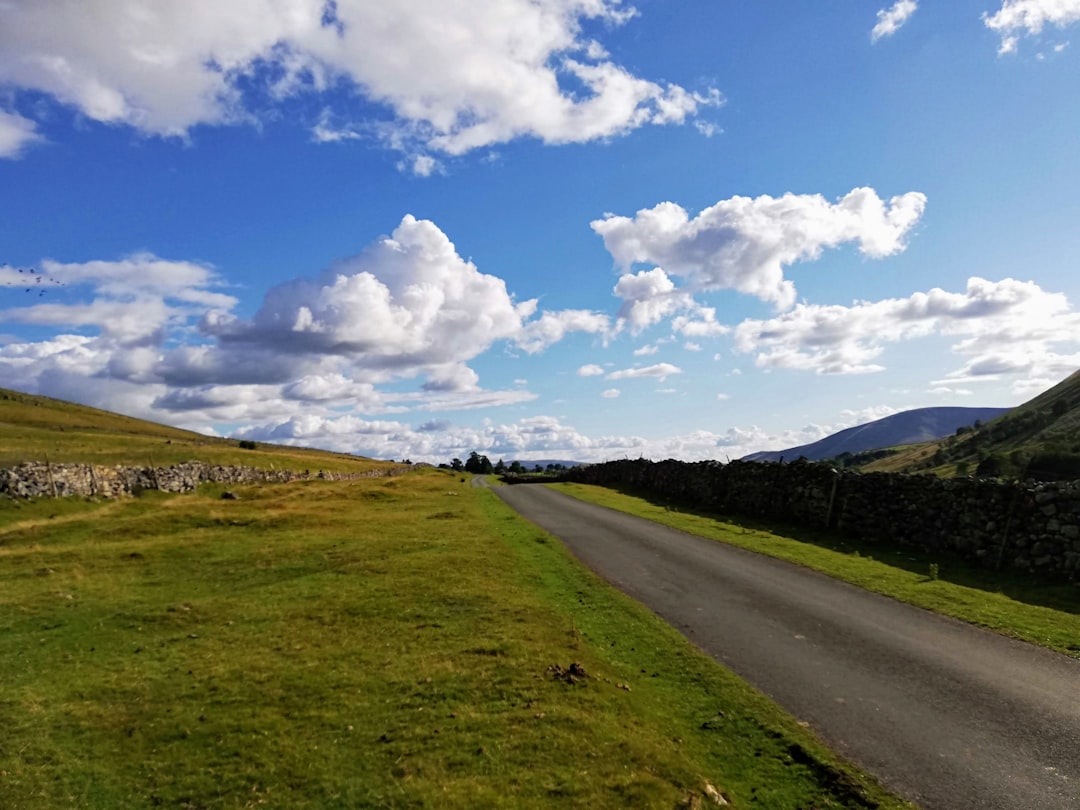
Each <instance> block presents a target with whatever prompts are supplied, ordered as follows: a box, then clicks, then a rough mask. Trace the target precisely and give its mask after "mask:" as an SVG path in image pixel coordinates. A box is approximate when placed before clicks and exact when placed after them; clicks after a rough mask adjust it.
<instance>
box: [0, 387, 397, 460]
mask: <svg viewBox="0 0 1080 810" xmlns="http://www.w3.org/2000/svg"><path fill="white" fill-rule="evenodd" d="M252 444H254V447H252V446H251V445H252ZM46 460H47V461H51V462H58V463H59V462H72V463H81V464H105V465H109V464H145V465H148V466H160V465H168V464H177V463H179V462H182V461H205V462H208V463H211V464H236V465H242V466H247V467H261V468H269V467H277V468H279V469H281V468H285V469H294V470H304V469H312V470H328V471H334V472H361V471H363V470H365V469H369V468H372V467H375V466H378V467H380V468H384V467H386V466H387V462H376V461H374V460H372V459H367V458H361V457H359V456H350V455H347V454H345V453H331V452H327V451H325V450H312V449H307V448H300V447H285V446H282V445H273V444H263V443H261V442H259V443H246V447H242V446H241V445H240V442H238V441H236V440H234V439H223V438H218V437H214V436H204V435H202V434H200V433H195V432H193V431H190V430H181V429H180V428H174V427H169V426H167V425H160V424H157V423H155V422H147V421H144V420H142V419H135V418H134V417H131V416H124V415H122V414H118V413H113V412H111V411H103V410H99V409H98V408H90V407H87V406H85V405H76V404H75V403H72V402H65V401H63V400H59V399H52V398H50V397H42V396H35V395H33V394H24V393H21V392H19V391H12V390H9V389H6V388H0V467H9V466H12V465H15V464H19V463H21V462H24V461H46Z"/></svg>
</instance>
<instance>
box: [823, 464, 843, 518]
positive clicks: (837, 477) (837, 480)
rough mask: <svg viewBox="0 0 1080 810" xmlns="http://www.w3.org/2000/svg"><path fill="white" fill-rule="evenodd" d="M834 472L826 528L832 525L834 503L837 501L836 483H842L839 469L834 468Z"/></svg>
mask: <svg viewBox="0 0 1080 810" xmlns="http://www.w3.org/2000/svg"><path fill="white" fill-rule="evenodd" d="M832 474H833V479H832V492H830V493H829V508H828V510H827V511H826V512H825V528H826V529H828V528H831V527H832V512H833V504H835V503H836V485H837V484H839V483H840V471H839V470H833V471H832Z"/></svg>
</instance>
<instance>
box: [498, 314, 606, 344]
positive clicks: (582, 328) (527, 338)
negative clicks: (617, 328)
mask: <svg viewBox="0 0 1080 810" xmlns="http://www.w3.org/2000/svg"><path fill="white" fill-rule="evenodd" d="M610 328H611V321H610V320H609V319H608V316H607V315H603V314H601V313H599V312H591V311H589V310H584V309H563V310H559V311H557V312H544V313H542V314H541V315H540V317H539V318H537V319H536V320H534V321H530V322H529V323H527V324H525V325H524V327H523V328H522V330H521V332H520V334H519V335H517V336H516V338H515V342H516V343H517V345H518V346H519V347H520V348H521V349H523V350H525V351H526V352H528V353H529V354H535V353H536V352H540V351H543V350H544V349H546V348H548V347H549V346H551V345H552V344H554V343H558V342H559V341H560V340H562V339H563V338H564V337H566V335H567V334H569V333H570V332H585V333H587V334H593V335H605V336H606V335H607V334H608V332H609V330H610Z"/></svg>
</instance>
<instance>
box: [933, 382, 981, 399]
mask: <svg viewBox="0 0 1080 810" xmlns="http://www.w3.org/2000/svg"><path fill="white" fill-rule="evenodd" d="M930 393H931V394H938V395H940V396H958V397H970V396H972V395H973V394H974V393H975V392H974V391H972V390H971V389H970V388H950V387H949V386H947V385H938V386H935V387H933V388H931V389H930Z"/></svg>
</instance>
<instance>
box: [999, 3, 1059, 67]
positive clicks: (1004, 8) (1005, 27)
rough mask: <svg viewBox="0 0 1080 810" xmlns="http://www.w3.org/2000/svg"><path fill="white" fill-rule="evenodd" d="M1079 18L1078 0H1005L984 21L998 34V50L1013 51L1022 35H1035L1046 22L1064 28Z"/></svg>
mask: <svg viewBox="0 0 1080 810" xmlns="http://www.w3.org/2000/svg"><path fill="white" fill-rule="evenodd" d="M1077 21H1080V0H1004V2H1003V3H1002V5H1001V8H1000V9H998V10H997V11H996V12H995V13H993V14H983V23H984V24H985V25H986V27H987V28H989V29H991V30H992V31H994V32H996V33H997V34H998V35H999V36H1000V37H1001V47H1000V48H999V49H998V53H999V54H1007V53H1014V52H1015V51H1016V49H1017V46H1018V45H1019V42H1020V37H1021V36H1038V35H1039V34H1041V33H1042V30H1043V28H1045V27H1046V26H1047V25H1053V26H1055V27H1057V28H1064V27H1066V26H1068V25H1072V24H1073V23H1075V22H1077Z"/></svg>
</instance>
